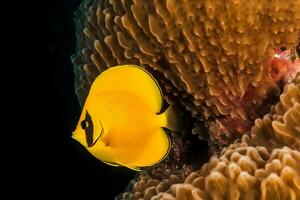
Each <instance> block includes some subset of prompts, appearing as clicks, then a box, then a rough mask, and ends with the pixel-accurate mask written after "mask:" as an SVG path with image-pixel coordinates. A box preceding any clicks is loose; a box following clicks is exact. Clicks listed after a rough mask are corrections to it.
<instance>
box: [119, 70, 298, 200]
mask: <svg viewBox="0 0 300 200" xmlns="http://www.w3.org/2000/svg"><path fill="white" fill-rule="evenodd" d="M299 105H300V73H298V74H297V75H296V77H295V79H294V80H293V81H292V83H290V84H289V85H288V86H286V88H285V90H284V92H283V94H282V95H281V96H280V102H278V103H277V104H276V105H275V106H274V107H273V108H272V111H271V112H270V113H269V114H267V115H266V116H265V117H264V118H263V119H258V120H256V123H255V126H254V127H253V128H252V131H251V134H250V135H247V134H246V135H243V137H242V139H241V140H238V141H236V143H234V144H232V145H230V146H229V147H228V148H225V149H224V150H223V151H222V152H221V154H220V156H213V157H212V158H211V159H210V161H209V162H208V163H207V164H205V165H204V166H203V167H202V168H201V169H200V170H198V171H196V172H193V173H191V174H190V175H189V176H188V177H187V178H186V179H185V181H184V183H179V184H174V185H172V186H171V187H170V189H168V190H167V191H166V192H160V193H159V194H156V193H153V194H154V195H153V196H150V197H149V196H147V199H152V200H158V199H164V200H174V199H176V200H201V199H203V200H224V199H236V200H238V199H240V200H242V199H245V200H246V199H247V200H256V199H263V200H284V199H289V200H298V199H300V142H299V138H300V117H299V114H300V108H299ZM144 190H145V189H144ZM144 190H137V189H136V190H133V194H132V195H131V196H130V197H131V198H124V199H139V198H142V199H146V198H145V196H142V197H141V196H139V198H134V193H137V192H139V194H142V193H143V192H142V191H144ZM124 197H129V196H128V195H127V196H124Z"/></svg>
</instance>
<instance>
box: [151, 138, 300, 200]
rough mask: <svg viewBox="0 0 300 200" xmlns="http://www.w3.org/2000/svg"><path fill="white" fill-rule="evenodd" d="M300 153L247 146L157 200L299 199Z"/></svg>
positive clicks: (229, 152)
mask: <svg viewBox="0 0 300 200" xmlns="http://www.w3.org/2000/svg"><path fill="white" fill-rule="evenodd" d="M299 163H300V152H299V151H295V150H292V149H290V148H288V147H283V148H278V149H274V150H273V151H268V150H267V149H266V148H265V147H262V146H256V147H251V146H248V145H247V144H246V143H240V144H238V145H236V144H235V145H232V146H230V147H229V148H228V149H226V150H225V151H224V152H223V155H222V156H220V157H219V158H216V157H213V158H212V159H211V160H210V161H209V162H208V163H207V164H206V165H204V166H203V168H202V169H201V170H200V171H197V172H194V173H192V174H191V175H190V176H189V177H188V178H187V179H186V180H185V183H184V184H176V185H173V186H172V187H171V189H170V190H169V193H161V194H159V195H157V196H156V197H155V198H154V199H168V200H171V199H178V200H180V199H186V200H188V199H198V200H200V199H215V200H219V199H251V200H254V199H270V200H271V199H272V200H279V199H293V200H297V199H299V198H300V165H299Z"/></svg>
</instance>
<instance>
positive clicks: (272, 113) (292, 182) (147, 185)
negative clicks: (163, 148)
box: [72, 0, 300, 199]
mask: <svg viewBox="0 0 300 200" xmlns="http://www.w3.org/2000/svg"><path fill="white" fill-rule="evenodd" d="M75 24H76V36H77V50H76V53H75V54H74V55H73V56H72V62H73V63H74V72H75V89H76V94H77V96H78V99H79V102H80V103H81V105H82V104H83V102H84V100H85V98H86V97H87V94H88V91H89V89H90V86H91V84H92V82H93V80H94V79H95V78H96V77H97V76H98V75H99V74H100V73H102V72H103V71H105V70H106V69H107V68H110V67H113V66H116V65H123V64H135V65H139V66H141V67H143V68H145V69H146V70H147V71H149V72H150V73H151V74H152V75H153V76H154V77H155V78H156V79H157V80H158V82H159V85H160V86H161V87H162V89H163V93H164V98H165V101H166V102H167V103H169V104H171V103H175V104H177V105H179V107H180V109H181V111H182V113H183V114H184V116H185V119H186V121H185V122H184V123H185V127H184V130H183V131H182V132H181V133H180V134H179V133H177V135H176V133H170V135H172V138H173V147H172V149H171V151H170V152H171V153H170V155H169V157H167V159H166V160H165V161H163V162H162V163H161V164H159V165H158V166H156V168H155V167H154V169H153V168H151V169H146V171H145V172H143V173H141V174H140V177H138V178H136V180H135V181H134V184H133V185H132V187H131V189H132V191H126V192H125V193H124V194H121V195H120V196H119V197H120V198H121V199H139V198H142V199H151V198H152V199H299V198H300V192H299V191H300V174H299V171H300V169H299V166H300V159H299V156H300V155H299V154H300V153H299V150H300V149H299V148H300V144H299V143H300V115H299V113H300V89H299V87H300V75H299V71H300V58H299V56H300V52H299V49H300V43H299V42H300V0H285V1H280V0H252V1H246V0H229V1H228V0H219V1H215V0H190V1H186V0H159V1H158V0H122V1H116V0H84V1H83V2H82V3H81V5H80V7H79V9H78V11H77V12H76V18H75ZM192 135H197V136H199V138H200V139H202V140H206V141H207V143H209V144H210V146H211V149H210V152H208V150H207V152H197V151H198V150H197V148H196V150H195V149H193V150H191V149H190V148H189V147H190V146H192V145H195V144H196V143H197V142H195V140H198V139H197V137H192V139H191V137H190V136H192ZM188 138H189V139H188ZM191 151H192V152H194V153H195V152H196V153H195V155H198V156H199V157H197V156H193V159H190V160H189V159H187V158H189V155H191V154H190V153H191ZM207 156H212V158H211V159H210V160H209V161H208V163H207V164H205V165H203V166H202V167H201V165H202V164H203V162H205V159H203V157H207ZM187 160H189V162H187ZM195 163H197V164H195ZM157 171H161V172H162V174H164V176H157V174H156V173H154V172H157ZM175 173H176V175H175V177H177V178H174V176H173V175H174V174H175ZM172 174H173V175H172ZM178 174H180V176H178ZM178 177H180V178H178ZM141 185H142V186H143V187H141ZM161 188H163V189H161Z"/></svg>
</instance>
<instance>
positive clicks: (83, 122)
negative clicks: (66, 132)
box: [80, 120, 89, 129]
mask: <svg viewBox="0 0 300 200" xmlns="http://www.w3.org/2000/svg"><path fill="white" fill-rule="evenodd" d="M80 125H81V128H82V129H86V128H87V127H88V126H89V123H88V121H87V120H82V121H81V123H80Z"/></svg>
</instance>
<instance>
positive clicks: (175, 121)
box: [162, 105, 182, 131]
mask: <svg viewBox="0 0 300 200" xmlns="http://www.w3.org/2000/svg"><path fill="white" fill-rule="evenodd" d="M162 115H166V118H167V124H166V128H168V129H170V130H171V131H180V130H181V129H182V120H181V117H180V116H179V115H180V112H179V111H178V109H177V108H176V107H175V106H174V105H170V106H169V107H168V108H167V110H166V111H165V112H164V113H162Z"/></svg>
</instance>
